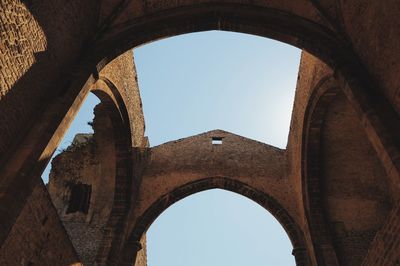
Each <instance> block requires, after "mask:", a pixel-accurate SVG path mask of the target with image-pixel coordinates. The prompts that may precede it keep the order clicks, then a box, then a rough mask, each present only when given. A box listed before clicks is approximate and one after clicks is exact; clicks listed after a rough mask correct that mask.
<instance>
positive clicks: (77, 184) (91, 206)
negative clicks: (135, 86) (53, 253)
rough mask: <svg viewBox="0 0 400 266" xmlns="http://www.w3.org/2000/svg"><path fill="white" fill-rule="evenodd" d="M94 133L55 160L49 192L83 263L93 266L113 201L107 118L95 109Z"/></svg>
mask: <svg viewBox="0 0 400 266" xmlns="http://www.w3.org/2000/svg"><path fill="white" fill-rule="evenodd" d="M94 112H95V119H94V121H93V128H94V130H95V133H94V134H93V135H91V134H86V135H83V134H79V135H77V136H76V137H75V139H74V141H73V143H72V145H70V146H69V147H68V148H67V149H66V150H65V151H64V152H62V153H60V154H59V155H58V156H56V157H55V158H54V160H53V162H52V169H51V172H50V177H49V192H50V195H51V197H52V199H53V202H54V205H55V206H56V208H57V210H58V214H59V215H60V218H61V220H62V222H63V224H64V226H65V228H66V230H67V232H68V234H69V235H70V237H71V240H72V243H73V244H74V246H75V248H76V250H77V252H78V254H79V256H80V258H81V259H82V262H83V263H84V264H85V265H92V264H93V263H94V260H95V258H96V254H97V249H98V247H99V244H100V241H101V238H102V235H103V228H104V226H105V225H106V223H107V221H108V218H109V215H110V212H111V208H112V204H113V199H114V188H115V144H114V137H113V128H112V124H111V120H110V118H109V117H108V116H107V113H105V110H104V106H103V105H102V104H101V103H100V104H99V105H97V106H96V107H95V111H94Z"/></svg>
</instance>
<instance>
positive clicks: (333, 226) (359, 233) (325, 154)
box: [302, 75, 393, 265]
mask: <svg viewBox="0 0 400 266" xmlns="http://www.w3.org/2000/svg"><path fill="white" fill-rule="evenodd" d="M353 101H354V99H353ZM351 105H352V104H351V103H350V101H349V100H348V99H347V98H346V96H345V95H344V94H343V92H342V90H341V89H340V87H339V84H338V83H337V81H336V80H335V79H334V78H333V77H332V76H329V75H328V76H326V77H324V78H322V79H321V80H320V82H319V83H318V84H317V86H316V88H315V90H314V91H313V94H312V95H311V97H310V100H309V105H308V108H307V109H306V113H305V120H304V126H303V143H302V158H303V159H302V187H303V205H304V208H305V214H306V218H307V221H308V226H309V230H310V237H311V240H312V243H313V247H314V251H315V254H316V258H317V261H318V264H323V265H325V264H329V265H340V264H347V263H350V264H354V263H355V264H359V263H361V261H360V259H361V258H363V257H364V256H365V252H366V251H367V249H368V244H369V243H371V241H372V238H373V236H374V234H375V233H376V232H377V230H378V229H379V228H380V226H382V223H383V220H384V219H385V217H386V216H387V215H388V212H389V210H390V205H391V203H390V202H391V196H389V195H390V194H391V193H390V192H392V194H393V191H390V188H389V186H388V183H389V182H390V178H389V177H388V175H387V173H386V172H385V169H384V165H383V164H384V162H383V161H382V159H379V158H378V157H377V155H376V152H377V150H376V147H373V146H372V144H373V139H371V136H368V135H367V129H366V128H364V127H363V124H362V123H361V121H360V120H359V119H360V118H359V116H358V115H357V114H356V113H355V110H354V109H353V108H354V107H353V106H354V102H353V106H351ZM332 115H333V116H339V117H337V118H336V119H335V120H332V118H331V119H329V117H332ZM338 118H340V119H338ZM332 121H336V122H334V123H332ZM337 121H340V122H339V124H340V123H341V125H340V128H341V129H340V130H339V131H338V126H339V124H338V123H337ZM335 128H336V129H335ZM342 130H343V131H344V133H343V132H341V131H342ZM334 131H336V132H334ZM331 132H334V133H331ZM350 132H351V133H350ZM332 134H336V135H335V136H334V137H332ZM346 143H347V144H346ZM346 145H347V146H346ZM332 147H334V148H332ZM360 147H361V149H360ZM346 150H347V152H346ZM361 150H362V151H361ZM339 153H344V154H346V153H349V154H351V155H352V157H351V158H353V159H354V160H353V161H352V162H354V163H356V164H357V162H359V163H358V164H357V165H356V166H353V165H351V166H350V165H349V163H348V162H349V158H347V163H346V160H345V159H344V158H345V157H346V156H347V155H338V154H339ZM349 156H350V155H349ZM355 158H357V159H355ZM360 160H361V161H362V162H360ZM339 162H340V163H339ZM335 163H336V164H338V163H339V164H340V167H334V168H332V165H334V164H335ZM370 165H372V170H373V171H372V172H373V173H372V174H367V172H365V171H364V170H363V168H367V167H368V166H370ZM346 168H347V169H350V168H351V169H353V168H354V169H353V170H352V171H350V170H340V169H346ZM354 171H356V172H354ZM360 175H361V176H360ZM376 175H380V177H382V176H383V179H380V180H381V183H380V184H379V188H376V189H375V188H373V187H375V185H374V184H375V183H376V182H375V181H373V180H375V179H376ZM346 178H347V180H346ZM353 179H354V181H351V180H353ZM348 182H354V183H353V184H352V185H349V184H348ZM357 182H358V183H357ZM360 182H361V183H360ZM346 184H347V185H346ZM335 187H341V189H339V190H341V191H340V192H339V191H338V190H337V189H336V188H335ZM371 189H372V190H373V191H372V192H371ZM350 190H351V191H350ZM361 191H362V192H361ZM360 193H361V194H362V193H364V194H362V195H364V198H363V200H365V201H370V202H371V204H375V205H379V206H380V207H379V208H378V209H382V210H378V209H375V208H376V206H374V207H372V208H371V209H372V210H371V211H366V210H364V212H363V214H361V215H359V217H358V218H357V217H354V215H353V216H352V215H351V214H350V215H348V214H346V208H345V205H347V203H348V202H350V203H348V204H353V205H357V203H356V202H359V201H360V200H362V199H361V198H360V197H361V194H360ZM339 194H340V195H339ZM369 194H371V196H366V195H369ZM337 202H342V203H343V202H346V203H343V204H342V205H338V203H337ZM357 206H358V205H357ZM360 208H362V206H361V207H360ZM374 210H375V211H374ZM355 211H356V210H354V212H355ZM348 212H349V210H347V213H348ZM370 212H372V213H373V214H371V213H370ZM364 213H365V215H367V216H365V215H364ZM368 213H369V215H370V216H368ZM371 215H372V216H374V217H375V218H376V221H375V220H374V221H369V222H365V226H364V228H363V229H359V228H357V226H354V223H355V221H356V220H357V219H358V223H363V222H362V221H368V220H371ZM375 218H374V219H375ZM339 220H340V221H339ZM339 227H340V228H339ZM360 239H362V240H360ZM359 241H360V242H359ZM361 243H363V244H364V246H361V245H360V244H361ZM349 254H352V255H351V256H350V255H349Z"/></svg>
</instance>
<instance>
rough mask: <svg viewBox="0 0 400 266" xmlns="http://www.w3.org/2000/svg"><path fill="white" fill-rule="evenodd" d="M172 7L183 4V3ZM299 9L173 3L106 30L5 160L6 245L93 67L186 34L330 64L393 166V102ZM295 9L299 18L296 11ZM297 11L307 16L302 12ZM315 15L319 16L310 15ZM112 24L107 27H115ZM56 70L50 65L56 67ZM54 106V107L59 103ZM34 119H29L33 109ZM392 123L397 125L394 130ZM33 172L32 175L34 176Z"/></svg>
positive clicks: (331, 32)
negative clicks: (231, 36)
mask: <svg viewBox="0 0 400 266" xmlns="http://www.w3.org/2000/svg"><path fill="white" fill-rule="evenodd" d="M269 2H270V1H268V3H269ZM122 3H123V2H122ZM160 3H164V1H160ZM171 3H178V4H181V2H180V1H178V2H171ZM293 3H294V2H293ZM275 4H276V3H275ZM299 5H300V6H297V4H296V6H290V5H289V7H293V9H292V8H287V9H284V10H280V9H277V8H276V6H274V5H272V6H264V5H263V4H262V3H261V4H258V5H256V4H253V3H250V4H236V3H219V2H212V3H205V4H203V3H202V4H199V5H196V4H190V3H188V4H187V5H185V6H173V5H172V6H171V4H166V5H165V6H164V7H163V6H161V7H160V6H159V5H158V4H154V3H153V4H150V5H149V6H146V7H143V8H142V9H140V8H139V9H138V10H140V11H143V10H144V11H143V13H140V14H138V13H136V12H131V13H132V14H133V15H134V16H136V17H129V16H128V18H129V19H128V21H127V23H121V24H119V25H118V24H117V25H114V26H115V27H112V28H113V30H115V31H112V32H106V31H102V32H101V33H104V32H105V33H106V34H104V35H102V34H99V36H100V37H103V36H106V37H105V38H104V39H101V38H100V39H96V41H95V44H96V47H93V53H91V52H92V51H91V52H90V55H88V56H87V58H85V59H83V62H80V63H82V65H81V66H80V68H79V69H78V71H77V72H79V73H80V74H79V76H75V75H72V76H73V77H68V78H69V79H76V80H74V82H71V80H66V82H65V83H64V82H62V84H67V85H66V88H64V87H63V88H60V90H59V91H57V92H56V93H54V95H56V96H54V97H48V99H47V98H46V99H47V102H46V103H44V104H43V105H44V106H45V107H44V108H43V109H45V111H43V112H38V113H39V114H35V115H33V120H35V121H36V119H37V121H38V122H37V123H36V124H35V125H34V126H32V128H31V127H29V133H32V134H28V133H26V134H25V135H26V136H25V135H24V141H23V142H21V143H22V144H21V146H22V147H24V149H19V146H17V147H15V148H14V147H13V148H14V149H12V155H11V156H10V159H9V158H8V157H7V158H6V159H7V163H6V164H4V165H5V166H4V169H3V168H2V172H1V174H2V176H4V180H3V183H2V191H1V195H2V204H3V205H4V206H9V205H10V203H12V202H13V201H15V202H16V203H15V208H12V209H11V210H2V215H1V216H2V217H7V219H5V221H4V228H5V229H4V230H3V231H2V232H1V233H2V235H1V239H0V240H1V241H2V242H3V241H4V239H5V238H6V236H7V234H8V233H9V231H10V228H11V226H12V224H13V222H14V221H15V220H16V218H17V216H18V214H19V212H20V211H21V209H22V207H23V205H24V204H25V202H26V200H27V197H28V196H29V195H30V192H31V191H32V188H33V187H34V184H35V182H36V181H35V180H33V181H32V180H31V179H34V178H36V177H37V176H38V173H39V172H41V170H42V166H43V164H44V162H45V161H46V160H47V156H48V155H49V154H52V153H53V151H54V149H55V147H56V145H54V143H55V142H57V141H55V140H54V139H57V137H58V136H60V135H62V134H63V130H64V129H62V128H63V126H60V125H62V124H68V123H69V119H71V116H70V113H69V112H70V110H71V109H73V107H72V106H74V104H75V102H76V99H77V98H79V97H82V91H83V90H82V87H83V84H84V83H85V82H86V80H87V77H88V76H90V75H91V74H92V73H93V72H96V71H95V70H94V69H93V65H94V64H95V63H97V62H99V61H101V62H100V63H99V64H98V65H97V66H98V69H101V68H102V67H103V66H104V65H105V64H106V63H108V62H110V61H111V60H112V59H113V58H115V57H116V56H117V55H118V54H120V53H122V52H123V51H126V50H127V49H130V48H132V47H134V46H135V45H138V44H142V43H145V42H148V41H152V40H155V39H157V38H161V37H166V36H172V35H176V34H181V33H185V32H193V31H200V30H209V29H225V30H233V31H241V32H247V33H253V34H259V35H261V36H269V37H274V38H276V39H279V40H282V41H285V42H287V43H290V44H293V45H296V46H297V47H300V48H304V49H307V50H308V51H310V52H312V53H313V54H315V55H317V56H319V57H320V58H321V59H323V60H325V62H327V63H329V64H330V65H332V66H335V67H337V68H336V69H335V71H336V74H337V76H338V77H339V78H340V79H341V81H342V82H344V83H345V85H346V86H343V89H344V90H346V92H347V94H346V95H347V96H348V97H349V96H351V97H349V98H352V97H353V98H355V99H360V101H361V103H360V104H359V105H357V108H358V109H357V114H358V115H359V116H361V115H364V113H366V112H367V111H368V114H369V116H367V117H366V119H367V120H368V119H370V120H368V122H371V121H372V122H371V123H370V124H372V126H371V127H370V131H369V132H371V131H372V133H369V134H375V135H378V139H379V138H380V137H382V139H383V141H382V142H381V143H378V144H377V145H378V150H379V149H380V151H382V153H384V156H386V158H388V159H387V161H388V162H389V163H388V164H389V165H390V164H391V162H392V161H391V159H393V157H392V155H391V154H388V153H389V152H387V150H388V149H385V148H387V147H388V146H390V145H388V144H387V143H389V144H391V143H392V142H391V141H388V142H386V140H387V139H386V133H387V131H386V130H385V129H386V128H385V125H386V126H388V127H391V128H390V129H389V134H388V135H389V137H388V138H389V140H390V139H391V138H394V139H395V136H396V135H398V134H397V133H398V131H397V132H396V131H395V129H396V127H397V125H399V123H396V122H397V120H398V116H397V115H396V114H395V115H394V116H393V117H392V118H393V119H389V120H384V119H382V121H384V123H383V130H382V128H380V127H379V128H375V125H376V124H378V125H379V122H380V118H382V117H379V116H382V114H383V115H385V114H387V112H389V113H390V111H391V110H389V111H388V109H390V108H391V107H390V105H386V107H385V104H386V102H385V100H384V99H382V95H381V93H374V92H376V91H377V89H375V88H374V84H373V83H371V84H369V78H368V75H367V74H366V72H365V71H363V68H362V65H361V64H359V61H358V59H357V57H356V56H354V53H353V51H352V50H351V43H350V42H346V38H343V37H344V36H340V31H336V30H335V29H331V28H330V27H329V26H328V25H326V26H323V24H324V22H321V24H320V23H317V21H315V20H313V19H312V18H309V17H307V16H302V14H306V13H310V14H314V15H315V13H317V12H316V11H315V10H314V9H310V7H311V5H312V3H308V4H307V3H300V4H299ZM124 7H126V6H123V5H122V6H121V8H120V10H123V9H124ZM303 8H304V9H303ZM135 10H136V9H135ZM291 10H293V12H290V11H291ZM298 10H303V11H306V12H298ZM311 10H313V11H314V12H308V11H311ZM117 11H118V10H117ZM232 11H234V12H232ZM315 17H319V15H315ZM322 21H323V19H322ZM105 24H106V27H107V26H109V25H110V24H107V23H105ZM102 30H103V29H102ZM126 36H129V37H126ZM96 37H98V36H96ZM116 45H117V46H116ZM88 50H90V49H88ZM86 60H87V61H86ZM49 65H50V66H51V64H49ZM72 72H74V71H72ZM96 75H97V73H94V74H93V76H96ZM68 78H66V79H68ZM69 82H71V83H72V85H71V84H70V83H69ZM342 85H343V84H342ZM364 85H365V86H364ZM46 88H47V87H46ZM43 90H44V89H43ZM83 94H84V93H83ZM364 96H366V97H364ZM375 96H377V97H375ZM371 97H374V99H373V101H371ZM54 99H55V101H54V102H52V100H54ZM16 102H17V101H16ZM78 102H79V100H78ZM371 103H372V105H371ZM78 105H79V104H78ZM379 107H385V108H383V109H382V110H384V111H382V110H381V111H382V112H379V113H378V115H377V116H375V114H376V113H375V110H378V111H379V110H380V109H379ZM27 113H29V110H28V111H27ZM72 113H73V112H72ZM390 114H393V113H390ZM68 116H69V117H68ZM26 117H28V116H26ZM376 117H377V118H378V119H377V120H378V121H377V120H376ZM30 118H32V117H30ZM25 120H27V119H25ZM376 121H377V122H376ZM393 121H394V123H391V122H393ZM60 128H61V129H60ZM16 130H18V129H16ZM390 130H391V131H390ZM11 131H12V130H11ZM26 131H28V130H26ZM393 133H394V134H393ZM42 134H43V137H42ZM393 136H394V137H393ZM41 137H42V138H41ZM394 143H395V145H394V150H395V152H393V154H395V155H396V154H397V153H396V152H397V144H396V142H394ZM379 145H380V146H379ZM394 169H395V170H394V171H393V172H396V171H397V169H398V168H394ZM27 173H29V175H30V176H28V177H27V176H26V175H28V174H27ZM39 175H40V174H39ZM29 177H34V178H29ZM25 181H27V182H25ZM19 185H21V187H20V189H21V190H20V191H19V192H20V193H19V194H20V195H18V196H17V197H14V194H17V193H14V192H15V189H16V187H18V186H19ZM13 206H14V205H13ZM8 217H9V218H8Z"/></svg>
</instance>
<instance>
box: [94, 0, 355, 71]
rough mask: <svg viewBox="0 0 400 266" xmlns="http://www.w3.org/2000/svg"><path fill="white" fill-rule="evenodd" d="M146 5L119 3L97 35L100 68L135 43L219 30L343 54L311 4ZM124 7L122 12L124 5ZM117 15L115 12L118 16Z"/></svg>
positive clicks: (335, 58) (326, 55) (331, 58)
mask: <svg viewBox="0 0 400 266" xmlns="http://www.w3.org/2000/svg"><path fill="white" fill-rule="evenodd" d="M152 5H153V6H152V7H149V6H146V7H144V8H143V9H145V11H143V10H140V11H137V12H136V13H134V12H132V13H131V14H128V15H127V14H126V13H127V12H129V10H131V8H133V7H132V6H131V7H129V5H128V4H126V5H125V6H121V7H120V12H119V14H118V15H119V16H120V18H119V19H118V20H117V22H116V23H115V24H116V25H113V26H114V28H112V30H111V31H112V32H111V33H110V34H108V35H105V36H104V38H102V39H101V41H100V42H99V45H98V47H97V50H96V51H95V55H96V56H98V58H100V59H101V61H100V63H99V64H98V69H101V68H102V67H103V66H105V65H106V64H107V63H108V62H110V61H111V60H112V59H113V58H115V57H116V56H118V55H119V54H121V53H123V52H125V51H126V50H128V49H132V48H134V47H136V46H139V45H142V44H146V43H148V42H151V41H155V40H158V39H161V38H166V37H172V36H176V35H180V34H185V33H192V32H199V31H208V30H225V31H234V32H242V33H248V34H253V35H258V36H263V37H267V38H272V39H275V40H279V41H282V42H285V43H288V44H291V45H293V46H296V47H298V48H300V49H304V50H307V51H309V52H310V53H312V54H314V55H315V56H317V57H319V58H321V59H322V60H323V61H325V62H326V63H328V64H333V63H334V62H336V65H340V64H341V63H339V61H341V60H344V59H345V58H344V57H346V56H348V55H349V54H348V53H349V52H350V51H349V50H347V49H345V47H346V45H345V40H344V38H343V36H340V35H339V34H338V32H337V31H336V30H337V29H334V28H332V27H331V26H330V25H328V24H325V23H324V21H323V20H321V17H320V14H318V11H317V10H316V9H315V8H314V7H313V5H312V4H307V3H301V4H299V3H296V4H295V3H293V2H291V3H284V4H282V1H272V2H271V3H263V2H258V3H255V2H253V1H242V2H241V3H238V2H237V1H234V0H230V1H203V2H201V3H199V2H197V1H187V2H179V1H178V2H173V3H164V4H163V5H160V6H157V3H154V4H152ZM123 9H126V10H125V11H126V12H125V13H124V10H123ZM118 15H117V16H118Z"/></svg>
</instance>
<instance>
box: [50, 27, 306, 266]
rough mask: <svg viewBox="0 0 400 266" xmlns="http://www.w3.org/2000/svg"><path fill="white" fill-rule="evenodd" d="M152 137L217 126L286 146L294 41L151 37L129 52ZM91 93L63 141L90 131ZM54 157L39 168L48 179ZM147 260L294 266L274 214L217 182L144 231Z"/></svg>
mask: <svg viewBox="0 0 400 266" xmlns="http://www.w3.org/2000/svg"><path fill="white" fill-rule="evenodd" d="M134 57H135V62H136V68H137V73H138V78H139V86H140V90H141V95H142V101H143V108H144V113H145V119H146V134H147V136H149V139H150V144H151V145H152V146H155V145H159V144H161V143H164V142H167V141H170V140H174V139H179V138H183V137H187V136H191V135H195V134H199V133H202V132H205V131H208V130H213V129H223V130H226V131H230V132H232V133H235V134H239V135H242V136H245V137H248V138H251V139H255V140H258V141H262V142H265V143H268V144H271V145H273V146H276V147H280V148H285V147H286V143H287V136H288V131H289V123H290V116H291V111H292V105H293V98H294V90H295V86H296V80H297V72H298V67H299V61H300V50H298V49H296V48H294V47H291V46H288V45H285V44H283V43H280V42H276V41H273V40H270V39H266V38H262V37H257V36H251V35H245V34H238V33H229V32H221V31H219V32H216V31H210V32H203V33H194V34H188V35H182V36H177V37H173V38H168V39H164V40H161V41H157V42H153V43H150V44H147V45H144V46H141V47H139V48H136V49H135V51H134ZM98 102H99V100H98V99H97V98H96V96H94V95H93V94H90V95H89V96H88V98H87V100H86V101H85V103H84V104H83V106H82V108H81V110H80V111H79V113H78V115H77V117H76V119H75V120H74V122H73V124H72V125H71V127H70V129H69V131H68V132H67V134H66V136H65V137H64V140H63V141H62V143H61V144H60V147H59V148H58V150H57V152H56V154H57V153H59V151H60V150H62V149H63V148H66V147H67V146H68V145H69V144H70V143H71V142H72V139H73V137H74V136H75V134H76V133H86V132H91V131H92V129H91V127H90V126H88V125H87V122H88V121H91V120H92V119H93V108H94V106H95V105H96V104H97V103H98ZM49 169H50V165H49V166H48V167H47V169H46V171H45V172H44V174H43V179H44V181H45V182H47V180H48V172H49ZM147 240H148V243H147V245H148V247H147V248H148V265H149V266H265V265H278V266H290V265H295V262H294V258H293V256H292V255H291V251H292V246H291V244H290V241H289V239H288V237H287V235H286V234H285V232H284V231H283V228H282V227H281V226H280V225H279V223H278V222H277V221H276V220H275V218H273V216H272V215H271V214H270V213H269V212H267V211H266V210H265V209H263V208H262V207H261V206H259V205H257V204H256V203H254V202H253V201H251V200H249V199H247V198H244V197H242V196H240V195H238V194H235V193H232V192H227V191H223V190H210V191H205V192H201V193H197V194H195V195H192V196H190V197H187V198H185V199H183V200H181V201H179V202H177V203H175V204H174V205H172V206H171V207H170V208H168V209H167V210H166V211H165V212H164V213H162V214H161V215H160V217H159V218H158V219H157V220H156V221H155V222H154V223H153V225H152V226H151V227H150V229H149V231H148V233H147Z"/></svg>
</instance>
